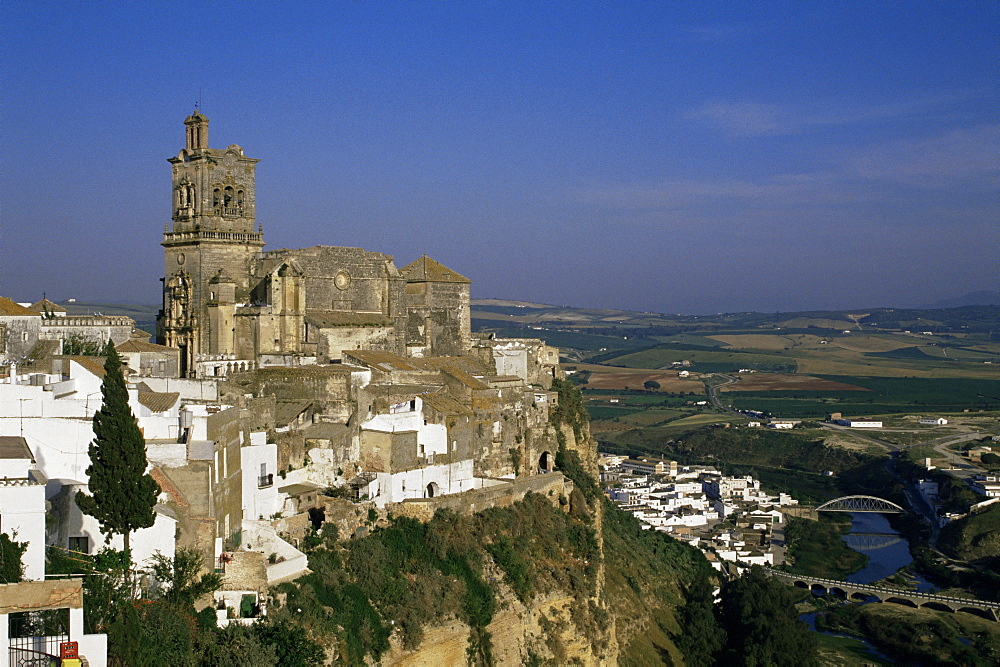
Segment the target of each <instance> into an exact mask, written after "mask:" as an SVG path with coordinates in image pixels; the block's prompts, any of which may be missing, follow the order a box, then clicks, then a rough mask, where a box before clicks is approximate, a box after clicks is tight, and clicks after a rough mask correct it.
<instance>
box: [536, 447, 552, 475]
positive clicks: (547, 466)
mask: <svg viewBox="0 0 1000 667" xmlns="http://www.w3.org/2000/svg"><path fill="white" fill-rule="evenodd" d="M552 463H553V461H552V455H551V454H549V453H548V452H542V455H541V456H539V457H538V472H551V471H552Z"/></svg>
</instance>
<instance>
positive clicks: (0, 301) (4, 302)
mask: <svg viewBox="0 0 1000 667" xmlns="http://www.w3.org/2000/svg"><path fill="white" fill-rule="evenodd" d="M0 315H34V316H35V317H41V316H42V314H41V313H39V312H37V311H34V310H31V309H30V308H25V307H24V306H22V305H21V304H19V303H17V302H16V301H12V300H11V299H8V298H7V297H5V296H0Z"/></svg>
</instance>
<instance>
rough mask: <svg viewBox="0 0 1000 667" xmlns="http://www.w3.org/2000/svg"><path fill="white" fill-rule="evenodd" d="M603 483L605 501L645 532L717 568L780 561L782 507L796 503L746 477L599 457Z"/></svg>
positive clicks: (667, 463)
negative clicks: (692, 549)
mask: <svg viewBox="0 0 1000 667" xmlns="http://www.w3.org/2000/svg"><path fill="white" fill-rule="evenodd" d="M601 481H602V483H603V484H604V486H605V493H607V495H608V497H609V498H610V499H611V500H612V501H613V502H614V503H615V504H617V505H618V506H619V507H620V508H621V509H623V510H625V511H627V512H629V513H631V514H632V515H633V516H635V517H636V518H637V519H639V521H640V522H641V523H642V524H643V527H644V528H647V529H649V530H658V531H662V532H665V533H669V534H671V535H672V536H674V537H676V538H677V539H680V540H684V541H685V542H688V543H689V544H692V545H693V546H696V547H698V548H700V549H701V550H702V551H704V552H705V554H706V556H707V557H708V559H709V561H711V562H712V564H713V566H714V567H716V568H717V569H721V567H722V561H731V562H739V563H746V564H756V565H775V564H779V563H781V562H782V561H783V560H784V548H783V546H782V544H783V535H782V531H781V529H780V528H781V526H782V525H783V523H784V518H783V514H782V512H781V510H780V508H781V507H786V506H790V505H796V504H797V503H798V501H796V500H794V499H792V498H791V497H790V496H788V495H787V494H784V493H782V494H779V495H778V496H772V495H770V494H768V493H766V492H764V491H762V490H761V488H760V482H759V481H758V480H756V479H754V478H753V477H751V476H749V475H747V476H743V477H731V476H726V475H723V474H722V473H720V472H719V471H718V470H717V469H715V468H713V467H711V466H681V465H678V463H677V462H676V461H666V460H661V459H649V458H641V459H630V458H626V457H622V456H614V455H609V454H602V455H601Z"/></svg>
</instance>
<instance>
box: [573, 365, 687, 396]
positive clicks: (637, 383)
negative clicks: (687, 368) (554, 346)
mask: <svg viewBox="0 0 1000 667" xmlns="http://www.w3.org/2000/svg"><path fill="white" fill-rule="evenodd" d="M581 368H582V369H585V370H590V369H592V368H594V367H593V366H583V365H581ZM598 369H599V370H597V371H592V372H591V375H590V376H589V377H588V379H587V383H586V384H585V385H584V386H585V387H586V388H587V389H607V390H618V391H622V390H628V389H643V388H644V385H645V383H646V382H655V383H657V384H658V385H659V389H657V391H658V392H668V393H685V394H687V393H690V392H694V393H696V394H704V393H705V386H704V385H703V384H702V383H701V382H699V381H697V380H690V379H686V378H679V377H677V371H668V372H663V371H646V370H635V371H629V370H624V369H620V368H610V367H607V366H600V367H598Z"/></svg>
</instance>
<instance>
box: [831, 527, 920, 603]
mask: <svg viewBox="0 0 1000 667" xmlns="http://www.w3.org/2000/svg"><path fill="white" fill-rule="evenodd" d="M843 540H844V543H845V544H847V546H848V547H850V548H851V549H853V550H854V551H857V552H858V553H860V554H864V555H865V556H868V564H867V565H865V567H863V568H861V569H860V570H858V571H857V572H855V573H854V574H850V575H848V576H847V581H849V582H850V583H852V584H872V583H875V582H876V581H879V580H880V579H885V578H886V577H890V576H892V575H893V574H895V573H896V572H897V571H899V569H900V568H903V567H906V566H907V565H909V564H910V563H912V562H913V558H912V557H911V556H910V544H909V542H907V541H906V539H905V538H904V537H903V536H902V535H900V534H899V533H898V532H897V531H895V530H893V528H892V526H890V525H889V519H888V518H886V516H885V515H884V514H874V513H869V512H852V513H851V530H850V532H849V533H848V534H846V535H844V537H843ZM909 576H910V578H912V579H914V580H915V582H916V585H917V590H918V591H921V592H929V591H933V590H935V588H934V586H933V585H932V584H931V583H929V582H927V581H925V580H924V579H923V578H922V577H920V576H916V575H912V574H910V575H909Z"/></svg>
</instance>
